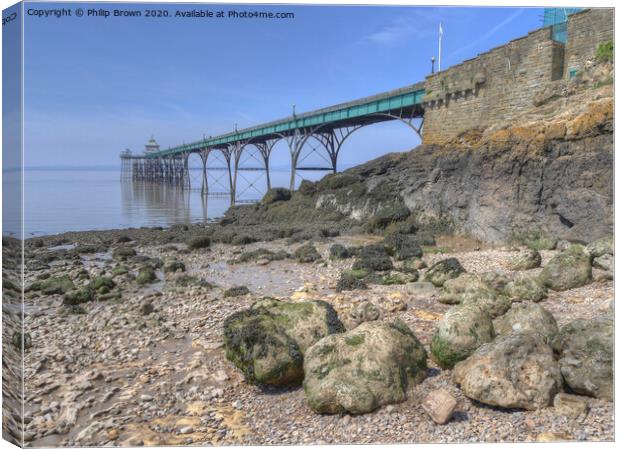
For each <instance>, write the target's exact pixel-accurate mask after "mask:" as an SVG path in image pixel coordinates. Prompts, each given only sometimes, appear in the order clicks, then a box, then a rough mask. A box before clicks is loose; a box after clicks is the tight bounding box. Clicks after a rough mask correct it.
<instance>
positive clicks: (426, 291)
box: [405, 281, 440, 298]
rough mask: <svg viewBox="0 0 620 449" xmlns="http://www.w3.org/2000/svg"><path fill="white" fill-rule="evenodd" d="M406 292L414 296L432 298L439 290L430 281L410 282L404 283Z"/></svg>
mask: <svg viewBox="0 0 620 449" xmlns="http://www.w3.org/2000/svg"><path fill="white" fill-rule="evenodd" d="M405 289H406V290H407V293H409V294H410V295H412V296H414V297H416V298H432V297H434V296H437V295H438V294H439V292H440V290H439V289H438V288H437V287H435V286H434V285H433V284H431V283H430V282H422V281H418V282H411V283H409V284H406V285H405Z"/></svg>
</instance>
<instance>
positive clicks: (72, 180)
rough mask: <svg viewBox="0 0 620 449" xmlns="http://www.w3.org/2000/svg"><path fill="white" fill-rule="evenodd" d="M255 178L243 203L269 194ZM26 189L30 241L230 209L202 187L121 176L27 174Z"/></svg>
mask: <svg viewBox="0 0 620 449" xmlns="http://www.w3.org/2000/svg"><path fill="white" fill-rule="evenodd" d="M252 175H253V173H244V177H243V178H247V181H246V180H245V179H243V178H241V177H240V179H239V180H238V191H239V192H245V193H241V194H240V195H239V197H238V201H239V203H245V202H247V201H256V200H257V199H259V198H261V197H262V195H263V194H264V190H265V186H264V184H263V183H262V182H261V181H262V179H258V178H257V179H258V180H257V179H255V178H253V177H252ZM317 177H318V176H317ZM289 178H290V174H289V172H288V171H286V170H283V171H276V170H274V171H273V172H272V173H271V183H272V186H274V187H281V186H287V185H288V183H289ZM247 183H253V184H255V185H256V186H257V187H258V190H259V191H258V192H256V191H253V190H252V189H247ZM24 184H25V188H24V202H25V204H24V227H25V234H26V236H27V237H31V236H35V235H45V234H57V233H61V232H67V231H86V230H95V229H124V228H130V227H134V228H137V227H141V226H163V227H167V226H170V225H173V224H179V223H197V222H198V223H199V222H204V221H206V220H207V219H209V220H216V219H217V218H219V217H221V216H222V215H223V214H224V213H225V212H226V210H227V209H228V208H229V206H230V196H229V195H228V194H224V195H215V196H211V195H209V196H208V197H207V198H205V197H203V196H202V195H201V193H200V187H201V186H200V183H196V184H195V188H192V189H189V190H188V189H181V188H180V187H178V186H172V185H166V184H158V183H139V182H135V183H133V182H131V181H129V182H127V181H125V182H123V181H120V180H119V172H118V170H28V171H26V172H25V176H24ZM212 187H213V188H212V189H210V191H211V192H214V191H221V192H224V191H225V190H226V189H224V188H221V189H219V188H217V187H216V185H215V184H213V185H212ZM246 190H247V192H246ZM5 224H6V220H5ZM7 229H8V227H7Z"/></svg>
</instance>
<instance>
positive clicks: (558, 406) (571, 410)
mask: <svg viewBox="0 0 620 449" xmlns="http://www.w3.org/2000/svg"><path fill="white" fill-rule="evenodd" d="M553 408H554V409H555V410H554V411H555V412H556V413H557V414H558V415H562V416H568V417H569V418H573V419H575V418H578V417H580V416H585V415H586V414H587V413H588V410H589V409H590V406H589V405H588V401H587V400H586V399H585V398H584V397H582V396H576V395H574V394H567V393H558V394H556V395H555V398H553Z"/></svg>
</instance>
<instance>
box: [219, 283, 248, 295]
mask: <svg viewBox="0 0 620 449" xmlns="http://www.w3.org/2000/svg"><path fill="white" fill-rule="evenodd" d="M249 293H250V289H249V288H247V287H246V286H245V285H239V286H236V287H230V288H228V289H226V290H224V298H236V297H237V296H243V295H247V294H249Z"/></svg>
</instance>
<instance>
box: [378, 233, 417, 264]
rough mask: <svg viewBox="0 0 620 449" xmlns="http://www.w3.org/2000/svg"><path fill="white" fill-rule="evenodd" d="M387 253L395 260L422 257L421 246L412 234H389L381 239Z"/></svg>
mask: <svg viewBox="0 0 620 449" xmlns="http://www.w3.org/2000/svg"><path fill="white" fill-rule="evenodd" d="M383 245H384V246H385V249H386V250H387V252H388V254H389V255H391V256H392V257H394V259H396V260H407V259H412V258H420V257H422V248H421V247H420V245H419V244H418V241H417V239H416V238H415V236H413V235H408V234H391V235H388V236H387V237H386V238H385V239H384V240H383Z"/></svg>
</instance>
